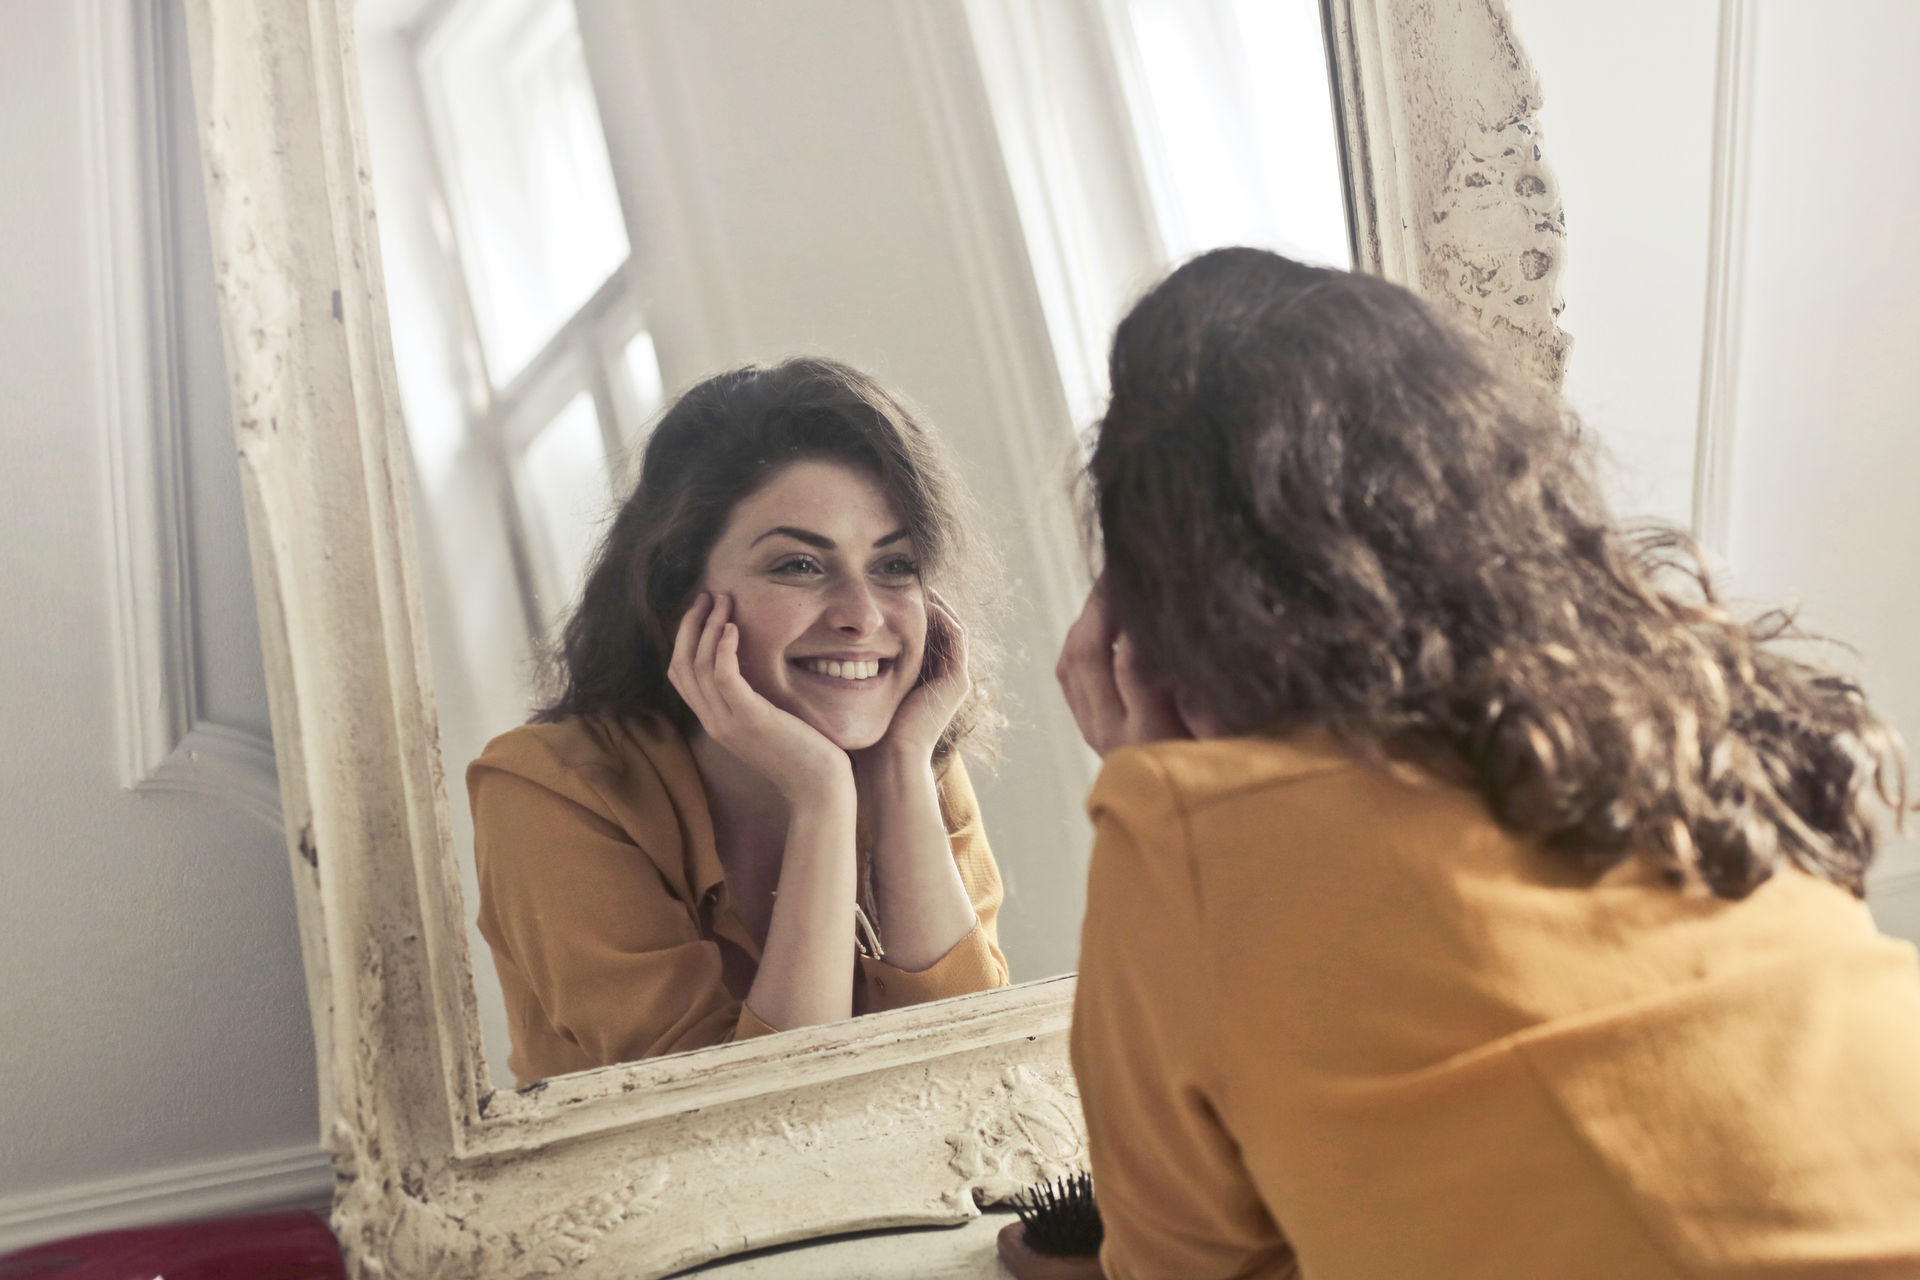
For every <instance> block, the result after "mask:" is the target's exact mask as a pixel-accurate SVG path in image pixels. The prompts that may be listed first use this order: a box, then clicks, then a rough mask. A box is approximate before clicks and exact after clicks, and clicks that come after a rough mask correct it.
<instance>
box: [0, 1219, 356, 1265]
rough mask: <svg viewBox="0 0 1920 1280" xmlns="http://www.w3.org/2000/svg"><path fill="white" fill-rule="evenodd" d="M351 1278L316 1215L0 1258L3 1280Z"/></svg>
mask: <svg viewBox="0 0 1920 1280" xmlns="http://www.w3.org/2000/svg"><path fill="white" fill-rule="evenodd" d="M43 1277H44V1278H45V1280H161V1278H162V1277H164V1280H347V1269H346V1264H345V1263H344V1262H343V1261H341V1258H340V1245H339V1243H338V1242H337V1241H335V1240H334V1238H333V1232H331V1231H330V1230H328V1229H327V1224H326V1223H325V1222H324V1221H322V1220H321V1219H320V1218H319V1217H318V1216H317V1215H315V1214H311V1213H306V1212H297V1213H265V1214H257V1215H253V1216H250V1217H244V1218H214V1219H209V1220H207V1221H203V1222H173V1223H168V1224H166V1225H165V1226H159V1227H142V1228H139V1229H137V1230H133V1231H107V1232H102V1233H100V1234H98V1235H91V1236H75V1237H74V1238H73V1239H71V1240H57V1241H54V1242H52V1243H49V1244H40V1245H35V1246H34V1247H33V1248H31V1249H23V1250H21V1251H20V1252H18V1253H9V1254H7V1255H5V1256H4V1257H0V1280H42V1278H43Z"/></svg>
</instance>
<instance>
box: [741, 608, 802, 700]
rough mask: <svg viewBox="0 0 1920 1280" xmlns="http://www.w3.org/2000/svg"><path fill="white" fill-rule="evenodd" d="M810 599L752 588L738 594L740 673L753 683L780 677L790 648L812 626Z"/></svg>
mask: <svg viewBox="0 0 1920 1280" xmlns="http://www.w3.org/2000/svg"><path fill="white" fill-rule="evenodd" d="M811 616H812V615H811V612H810V611H809V610H808V609H807V608H806V597H805V596H804V595H803V594H802V593H800V592H796V591H783V590H779V589H768V588H766V587H759V586H748V587H745V588H743V589H741V590H738V591H736V592H735V593H734V597H733V621H734V623H735V624H736V625H737V626H739V628H740V670H741V672H742V674H744V675H746V676H747V677H748V678H749V679H750V680H751V679H753V678H755V677H759V678H761V679H766V678H768V677H771V676H775V675H777V674H778V673H779V672H780V671H781V670H782V668H783V667H784V666H785V664H786V653H787V649H788V647H789V646H790V645H792V643H793V642H794V641H795V640H796V639H798V638H799V637H800V636H801V635H803V634H805V632H806V630H807V627H808V625H809V619H810V617H811Z"/></svg>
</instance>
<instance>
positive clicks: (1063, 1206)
mask: <svg viewBox="0 0 1920 1280" xmlns="http://www.w3.org/2000/svg"><path fill="white" fill-rule="evenodd" d="M1013 1209H1014V1212H1015V1213H1018V1214H1019V1215H1020V1225H1021V1227H1022V1229H1023V1234H1024V1236H1025V1239H1026V1243H1027V1247H1028V1248H1029V1249H1032V1250H1033V1251H1034V1252H1035V1253H1045V1254H1051V1255H1053V1256H1054V1257H1059V1258H1091V1257H1095V1256H1097V1255H1098V1254H1099V1252H1100V1241H1101V1240H1102V1239H1104V1238H1105V1237H1106V1228H1105V1227H1104V1226H1102V1225H1101V1222H1100V1207H1099V1206H1098V1205H1096V1204H1095V1203H1094V1202H1093V1175H1092V1174H1089V1173H1087V1172H1085V1171H1084V1170H1083V1171H1081V1172H1077V1173H1070V1174H1068V1175H1066V1176H1065V1177H1063V1178H1055V1179H1054V1180H1053V1181H1051V1182H1039V1183H1035V1184H1034V1185H1033V1186H1031V1187H1028V1188H1027V1189H1026V1190H1025V1191H1022V1192H1021V1193H1020V1194H1019V1195H1017V1196H1015V1197H1014V1198H1013Z"/></svg>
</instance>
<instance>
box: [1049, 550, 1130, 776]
mask: <svg viewBox="0 0 1920 1280" xmlns="http://www.w3.org/2000/svg"><path fill="white" fill-rule="evenodd" d="M1116 639H1117V636H1116V635H1115V632H1114V626H1113V619H1112V616H1111V615H1110V614H1109V613H1108V611H1107V607H1106V600H1105V598H1104V597H1103V596H1102V594H1101V592H1100V590H1099V588H1098V586H1096V587H1095V588H1094V590H1093V591H1091V592H1089V593H1088V595H1087V603H1086V605H1085V607H1083V608H1082V609H1081V610H1080V616H1079V617H1078V618H1077V619H1075V621H1074V624H1073V626H1072V627H1070V628H1068V630H1067V638H1066V641H1065V643H1063V644H1062V645H1061V646H1060V661H1059V662H1058V663H1057V664H1055V666H1054V671H1053V673H1054V678H1055V679H1056V680H1058V681H1059V682H1060V691H1061V693H1063V694H1064V695H1065V696H1066V699H1067V707H1068V709H1069V710H1071V711H1072V712H1073V719H1074V723H1076V724H1078V725H1079V726H1080V736H1081V737H1083V738H1085V739H1086V740H1087V745H1088V746H1090V747H1092V748H1093V749H1094V750H1095V751H1097V752H1099V753H1100V754H1101V755H1105V754H1106V753H1107V752H1108V751H1109V750H1111V749H1112V748H1113V746H1114V745H1115V744H1116V743H1117V741H1118V739H1119V736H1120V735H1119V730H1120V728H1121V726H1122V725H1124V723H1125V719H1126V709H1125V704H1124V703H1123V702H1122V701H1121V698H1120V689H1119V686H1118V685H1117V684H1116V683H1115V681H1114V670H1113V646H1114V641H1115V640H1116Z"/></svg>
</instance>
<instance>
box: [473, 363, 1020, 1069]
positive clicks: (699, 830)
mask: <svg viewBox="0 0 1920 1280" xmlns="http://www.w3.org/2000/svg"><path fill="white" fill-rule="evenodd" d="M964 510H965V503H964V501H963V499H962V498H961V496H960V494H959V491H958V489H957V486H956V483H955V481H954V479H953V477H952V474H951V471H950V468H949V467H948V466H947V464H946V463H945V461H944V459H943V457H942V455H941V452H940V450H939V449H938V447H937V446H936V445H935V443H934V442H933V440H932V439H931V438H930V437H929V436H928V435H927V433H926V432H924V431H923V430H922V429H921V428H920V427H919V426H918V425H917V424H916V423H915V422H914V421H913V419H912V417H911V416H910V415H909V414H908V413H907V412H906V410H905V408H904V407H903V406H902V405H901V404H900V403H899V402H898V401H897V400H895V399H894V398H893V397H892V396H890V395H888V394H887V393H886V392H885V391H884V390H883V389H881V388H880V387H879V386H878V385H876V384H875V383H873V382H872V380H870V379H868V378H866V377H865V376H864V375H862V374H860V373H858V372H857V371H855V370H853V369H850V368H848V367H846V366H844V365H840V364H837V363H834V362H832V361H826V360H793V361H789V362H787V363H785V364H781V365H778V366H774V367H772V368H745V369H739V370H734V371H732V372H729V373H725V374H721V375H719V376H718V377H715V378H710V379H708V380H707V381H705V382H703V383H701V384H700V385H698V386H696V387H695V388H693V389H692V390H691V391H689V392H687V394H686V395H684V396H683V397H681V399H680V400H679V401H678V402H677V403H676V404H675V405H674V406H673V408H671V409H670V410H669V411H668V412H667V414H666V416H665V417H664V418H663V419H662V420H661V422H660V425H659V426H658V427H657V428H656V429H655V431H654V433H653V436H652V438H651V440H650V442H649V444H648V448H647V452H646V457H645V461H644V463H643V466H642V471H641V476H640V482H639V485H638V486H637V487H636V488H635V490H634V492H633V493H632V495H631V496H630V497H629V498H628V499H627V500H626V502H625V503H624V505H623V506H622V507H621V509H620V512H619V514H618V516H616V518H615V519H614V522H613V524H612V526H611V528H610V529H609V531H608V533H607V536H606V539H605V541H604V542H603V544H602V546H601V548H600V550H599V553H598V555H597V556H596V558H595V561H594V564H593V567H592V568H591V570H590V572H589V574H588V577H587V583H586V587H585V590H584V592H583V594H582V597H581V601H580V604H579V606H578V607H577V609H576V610H575V612H574V614H573V616H572V618H571V619H570V621H569V622H568V624H567V627H566V631H565V636H564V641H563V644H562V646H561V649H560V652H559V653H558V654H557V655H556V663H555V665H556V667H557V671H556V674H557V675H558V676H559V677H560V679H561V681H562V682H563V683H562V687H561V690H560V692H559V693H558V695H557V696H556V697H555V698H554V699H553V700H552V701H551V702H550V703H549V704H548V705H547V707H546V708H545V709H544V710H543V711H542V712H541V713H540V714H539V715H538V716H537V717H536V720H535V723H533V724H530V725H526V726H523V727H521V728H519V729H515V730H513V731H512V732H510V733H507V734H504V735H502V736H501V737H499V738H497V739H495V740H494V741H493V742H492V743H491V744H489V745H488V747H487V750H486V752H485V753H484V754H483V755H482V756H481V757H480V758H479V759H478V760H476V761H474V763H473V765H472V766H471V767H470V768H469V770H468V774H467V779H468V788H469V792H470V794H471V797H472V801H473V812H474V830H475V858H476V861H477V863H478V870H479V883H480V921H479V923H480V930H481V932H482V934H483V935H484V936H485V937H486V939H487V942H488V944H489V946H490V947H491V948H492V950H493V957H494V963H495V966H496V968H497V969H498V971H499V974H500V982H501V987H502V989H503V991H504V992H505V993H506V996H507V1005H508V1011H507V1012H508V1023H509V1027H510V1030H511V1034H512V1040H513V1051H512V1054H511V1056H510V1057H509V1060H508V1065H509V1066H510V1068H511V1069H512V1071H513V1073H514V1075H515V1077H516V1079H517V1080H518V1081H519V1082H520V1083H521V1084H522V1085H523V1086H524V1085H527V1084H530V1083H532V1082H534V1081H536V1080H540V1079H544V1078H546V1077H549V1076H553V1075H558V1074H561V1073H564V1072H568V1071H579V1070H585V1069H588V1068H591V1067H596V1066H605V1065H608V1064H611V1063H615V1062H624V1061H630V1060H634V1059H638V1058H646V1057H653V1056H657V1055H659V1054H663V1053H672V1052H677V1051H680V1050H685V1049H695V1048H702V1047H705V1046H707V1045H713V1044H721V1043H725V1042H727V1041H731V1040H740V1039H746V1038H749V1037H752V1036H757V1035H765V1034H767V1033H769V1032H772V1031H775V1030H784V1029H789V1028H793V1027H801V1026H812V1025H817V1024H820V1023H824V1022H831V1021H834V1020H836V1019H840V1018H845V1017H849V1016H851V1015H853V1014H858V1013H866V1012H874V1011H878V1010H882V1009H890V1008H899V1007H902V1006H904V1005H910V1004H917V1003H920V1002H922V1001H926V1000H932V999H938V998H941V997H944V996H951V995H961V994H965V993H967V992H971V991H980V990H985V989H988V988H992V987H998V986H1004V985H1006V983H1007V981H1008V977H1007V965H1006V960H1005V958H1004V957H1003V956H1002V954H1001V952H1000V948H999V943H998V933H997V929H996V917H997V915H998V912H999V907H1000V900H1001V896H1002V894H1001V884H1000V876H999V872H998V870H997V868H996V867H995V865H994V861H993V855H992V853H991V852H990V851H989V849H988V847H987V843H986V839H985V836H984V834H983V832H982V830H981V824H980V819H979V815H978V812H977V807H976V805H975V803H974V798H973V791H972V787H971V784H970V783H969V782H968V779H967V775H966V770H965V769H964V767H963V766H962V765H961V764H960V762H959V759H958V757H957V756H956V755H955V754H954V748H955V747H956V746H957V745H958V744H959V743H961V742H962V741H963V740H966V739H968V738H969V737H972V736H975V735H976V734H977V732H978V730H979V729H980V728H981V727H982V726H983V723H984V722H985V721H986V720H987V718H988V716H987V710H986V708H987V700H986V698H985V696H984V694H983V693H982V692H981V691H980V688H979V686H978V685H977V684H976V682H975V680H974V679H973V676H972V670H973V665H974V663H975V662H977V659H970V656H969V645H968V633H967V629H966V628H965V627H964V626H963V624H962V622H961V615H962V613H963V612H964V602H965V601H966V600H967V599H968V598H969V593H968V591H967V583H968V580H969V576H970V575H969V573H968V572H966V571H967V570H969V569H976V568H978V561H979V557H980V556H981V555H982V554H984V553H983V552H982V550H981V549H980V548H979V547H978V546H977V544H976V542H975V540H974V539H973V537H972V536H971V535H970V533H969V531H968V528H967V522H966V520H965V519H964ZM934 581H939V582H942V583H943V584H944V585H945V586H946V587H947V590H948V595H945V596H943V595H940V594H936V593H935V591H934V590H933V587H932V586H931V585H930V584H931V583H932V582H934ZM950 601H958V602H962V603H960V604H958V605H956V604H955V603H952V602H950Z"/></svg>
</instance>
